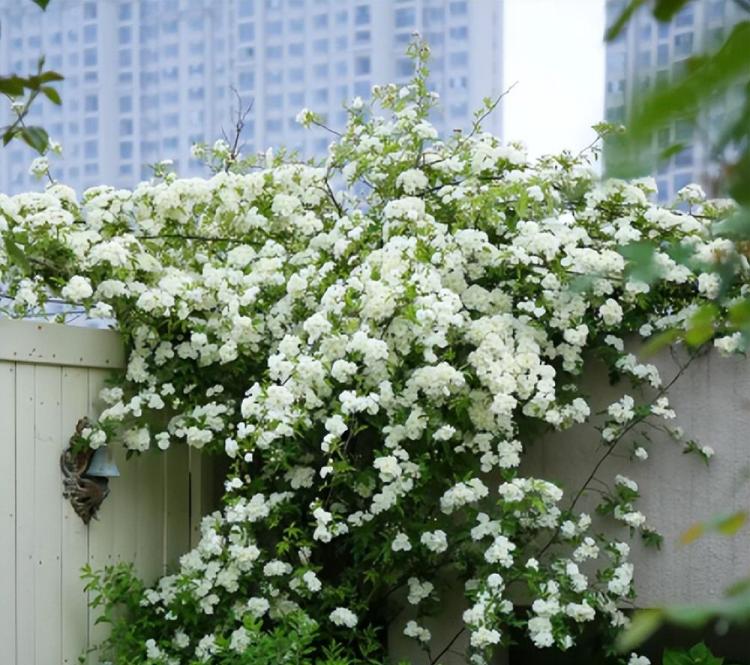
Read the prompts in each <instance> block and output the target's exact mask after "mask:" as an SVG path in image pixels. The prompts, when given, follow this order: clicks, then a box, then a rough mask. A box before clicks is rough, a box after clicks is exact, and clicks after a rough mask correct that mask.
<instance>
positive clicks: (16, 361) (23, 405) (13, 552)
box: [0, 320, 213, 665]
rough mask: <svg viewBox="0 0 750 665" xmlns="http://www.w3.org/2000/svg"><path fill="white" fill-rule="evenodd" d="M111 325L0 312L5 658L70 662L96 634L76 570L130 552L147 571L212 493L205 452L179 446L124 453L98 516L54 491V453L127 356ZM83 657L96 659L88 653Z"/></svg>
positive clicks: (151, 574)
mask: <svg viewBox="0 0 750 665" xmlns="http://www.w3.org/2000/svg"><path fill="white" fill-rule="evenodd" d="M123 362H124V357H123V349H122V345H121V343H120V340H119V337H118V335H117V334H116V333H114V332H112V331H103V330H91V329H82V328H71V327H66V326H59V325H51V324H45V323H36V322H28V321H24V322H20V321H7V320H0V645H1V646H0V648H2V649H3V655H2V657H1V658H0V662H2V663H3V665H56V664H57V663H63V664H65V665H69V664H72V663H77V662H78V658H79V656H80V655H81V654H82V653H84V652H86V651H87V649H88V648H89V647H90V646H92V645H95V644H96V643H97V642H98V641H99V640H100V639H101V637H102V635H103V631H104V630H105V628H104V627H103V626H102V625H99V626H95V625H94V619H95V616H94V613H93V612H92V611H90V610H89V609H88V604H87V598H86V595H85V593H84V591H83V583H82V581H81V579H80V571H81V568H82V566H83V565H84V564H86V563H90V564H91V565H92V566H94V567H95V568H101V567H103V566H104V565H106V564H109V563H113V562H116V561H129V562H134V563H135V566H136V568H137V570H138V571H139V573H140V574H141V575H143V576H144V577H145V578H146V579H154V578H156V577H157V576H158V575H160V574H162V573H163V572H164V571H165V570H166V568H167V566H169V565H170V564H172V563H174V562H175V561H176V559H177V558H178V557H179V555H180V554H182V553H184V552H185V551H186V550H187V549H188V548H189V547H190V544H191V540H194V538H195V535H196V533H197V528H198V523H199V520H200V516H201V515H202V514H203V513H204V512H205V510H206V507H207V506H208V504H209V503H210V496H209V492H210V491H211V488H212V486H213V485H212V483H210V482H204V476H205V474H207V473H208V464H207V462H205V461H203V460H200V459H199V458H198V456H197V455H195V454H193V455H191V453H190V451H189V450H188V449H187V448H186V447H185V446H180V447H176V448H174V449H172V450H170V451H168V453H167V454H164V453H160V452H159V451H154V452H150V453H147V454H145V455H142V456H140V457H133V458H131V459H130V460H126V459H125V455H124V453H123V451H122V450H121V449H119V448H117V447H115V448H114V456H115V460H116V462H117V465H118V467H119V469H120V472H121V477H119V478H113V479H112V480H111V481H110V490H111V492H110V495H109V497H108V498H107V499H106V500H105V501H104V503H103V505H102V508H101V511H100V513H99V518H98V520H94V521H92V523H91V525H90V526H89V527H86V526H85V525H84V524H83V522H82V521H81V519H80V518H79V517H78V516H77V515H76V514H75V512H74V511H73V509H72V507H71V505H70V503H69V502H68V501H67V500H66V499H63V497H62V477H61V473H60V463H59V459H60V453H61V452H62V450H63V449H64V448H65V447H66V445H67V443H68V440H69V439H70V436H71V435H72V434H73V432H74V429H75V425H76V423H77V421H78V420H79V419H80V418H81V417H83V416H89V417H90V418H95V417H96V414H97V412H98V411H99V410H100V409H101V404H100V403H99V399H98V394H99V390H100V389H101V387H102V386H103V385H104V381H105V380H106V378H107V377H108V376H109V375H111V374H112V372H113V370H117V369H118V368H121V367H122V366H123ZM89 662H97V659H96V655H95V654H92V655H91V656H90V657H89Z"/></svg>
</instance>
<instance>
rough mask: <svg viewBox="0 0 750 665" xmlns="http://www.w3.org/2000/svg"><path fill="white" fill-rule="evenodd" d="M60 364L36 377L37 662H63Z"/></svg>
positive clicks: (41, 367) (41, 370) (40, 369)
mask: <svg viewBox="0 0 750 665" xmlns="http://www.w3.org/2000/svg"><path fill="white" fill-rule="evenodd" d="M61 373H62V369H61V368H60V367H53V366H50V365H39V366H37V368H36V381H35V395H36V399H35V403H34V422H35V425H34V427H35V442H36V446H35V450H36V454H35V460H34V471H33V473H34V475H35V477H36V480H35V483H34V502H35V512H34V559H35V560H34V564H35V565H34V569H35V570H34V574H35V576H36V580H35V582H34V594H35V601H34V622H35V625H36V640H35V643H34V646H35V650H36V662H37V663H38V664H39V665H42V664H43V663H59V662H61V661H62V635H61V631H62V625H61V623H60V616H61V614H62V598H61V589H62V566H61V558H62V557H61V553H62V524H61V520H60V516H61V514H62V492H61V487H60V462H59V460H60V421H61V395H60V386H61V379H60V377H61Z"/></svg>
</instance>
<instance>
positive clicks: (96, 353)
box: [0, 319, 125, 369]
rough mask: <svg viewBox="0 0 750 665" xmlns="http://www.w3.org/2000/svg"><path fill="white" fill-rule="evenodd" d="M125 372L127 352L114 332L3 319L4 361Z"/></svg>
mask: <svg viewBox="0 0 750 665" xmlns="http://www.w3.org/2000/svg"><path fill="white" fill-rule="evenodd" d="M3 360H4V361H10V362H18V363H31V364H41V365H61V366H65V367H94V368H104V369H121V368H123V367H125V349H124V348H123V345H122V340H121V339H120V335H119V334H118V333H116V332H115V331H113V330H99V329H96V328H80V327H77V326H66V325H61V324H57V323H46V322H42V321H19V320H13V319H0V361H3Z"/></svg>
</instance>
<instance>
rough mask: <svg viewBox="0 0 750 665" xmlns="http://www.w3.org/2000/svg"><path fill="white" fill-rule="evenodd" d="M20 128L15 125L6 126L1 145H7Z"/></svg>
mask: <svg viewBox="0 0 750 665" xmlns="http://www.w3.org/2000/svg"><path fill="white" fill-rule="evenodd" d="M19 131H20V130H19V129H18V128H17V127H6V128H5V131H4V132H3V145H8V144H9V143H10V142H11V141H12V140H13V139H14V138H16V136H18V132H19Z"/></svg>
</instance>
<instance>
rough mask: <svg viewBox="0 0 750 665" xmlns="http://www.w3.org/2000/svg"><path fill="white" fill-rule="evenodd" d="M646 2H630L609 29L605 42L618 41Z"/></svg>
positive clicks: (636, 0) (635, 0)
mask: <svg viewBox="0 0 750 665" xmlns="http://www.w3.org/2000/svg"><path fill="white" fill-rule="evenodd" d="M644 4H646V0H630V2H629V3H628V5H627V6H626V7H625V9H623V10H622V12H620V15H619V16H618V17H617V18H616V19H615V22H614V23H613V24H612V25H611V26H609V28H607V32H606V33H605V34H604V40H605V41H607V42H611V41H612V40H613V39H617V37H619V35H620V33H621V32H622V31H623V30H624V29H625V26H626V25H627V24H628V23H629V22H630V19H631V18H632V17H633V14H635V12H636V11H638V10H639V9H640V8H641V7H642V6H643V5H644Z"/></svg>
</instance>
